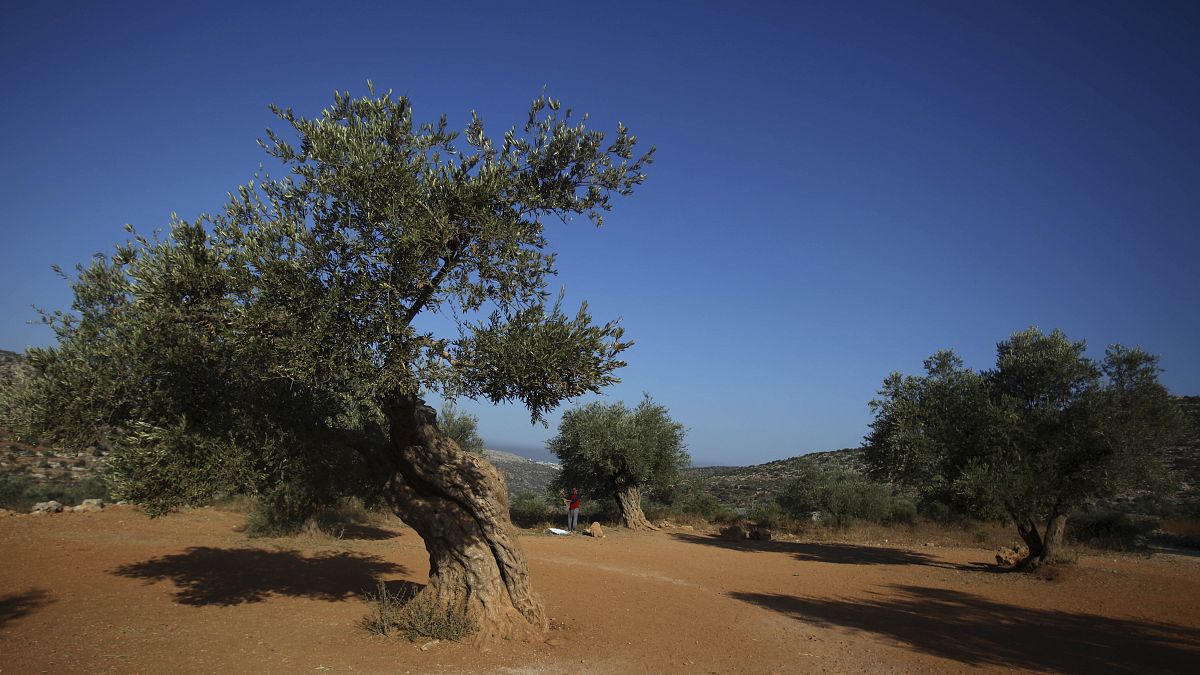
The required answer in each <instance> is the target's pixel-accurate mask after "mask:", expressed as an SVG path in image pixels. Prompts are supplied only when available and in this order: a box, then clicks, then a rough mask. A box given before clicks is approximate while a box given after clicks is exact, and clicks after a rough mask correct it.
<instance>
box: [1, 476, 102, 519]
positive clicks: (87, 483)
mask: <svg viewBox="0 0 1200 675" xmlns="http://www.w3.org/2000/svg"><path fill="white" fill-rule="evenodd" d="M108 498H109V497H108V484H107V483H106V482H105V480H104V478H102V477H100V476H92V477H90V478H85V479H84V480H81V481H79V482H78V483H72V484H61V483H51V484H46V485H39V484H38V483H35V482H33V481H32V480H31V479H30V478H29V477H28V476H13V475H9V476H0V508H5V509H11V510H13V511H28V510H29V509H30V508H32V507H33V505H34V504H36V503H38V502H48V501H51V500H53V501H56V502H59V503H61V504H63V505H65V506H76V505H78V504H80V503H82V502H83V500H85V499H104V500H108Z"/></svg>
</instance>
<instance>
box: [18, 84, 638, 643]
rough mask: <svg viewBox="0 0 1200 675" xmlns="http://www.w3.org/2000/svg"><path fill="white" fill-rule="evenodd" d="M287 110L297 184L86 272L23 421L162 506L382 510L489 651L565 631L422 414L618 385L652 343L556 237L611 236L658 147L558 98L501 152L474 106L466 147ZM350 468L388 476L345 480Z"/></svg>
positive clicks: (381, 101) (431, 134) (445, 130)
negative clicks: (579, 229) (347, 494)
mask: <svg viewBox="0 0 1200 675" xmlns="http://www.w3.org/2000/svg"><path fill="white" fill-rule="evenodd" d="M272 110H273V111H274V112H275V114H276V115H277V116H278V117H279V119H280V120H282V121H283V123H284V124H285V125H286V127H287V128H286V130H285V131H280V132H276V131H273V130H268V131H267V133H266V138H265V139H264V140H262V141H261V142H260V143H261V145H262V146H263V148H264V149H265V151H266V152H267V154H268V155H269V156H270V157H272V158H273V159H275V160H277V161H278V162H279V164H280V165H281V166H282V167H283V168H284V170H285V172H286V175H285V176H284V177H282V178H270V177H260V178H258V179H257V180H255V181H252V182H250V183H248V184H246V185H243V186H241V187H239V188H238V189H237V190H236V191H234V192H233V193H231V194H230V196H229V199H228V201H227V203H226V205H225V207H224V209H223V210H222V211H221V212H219V213H217V214H214V215H211V216H204V217H202V218H200V219H198V220H197V221H195V222H182V221H175V222H173V223H172V226H171V229H170V231H169V233H168V234H167V235H166V236H165V237H163V238H157V237H155V238H150V239H147V238H144V237H140V236H138V237H135V238H134V239H133V240H132V241H131V242H129V243H127V244H124V245H121V246H119V247H118V248H117V250H116V252H115V253H114V254H112V255H111V256H107V257H105V256H100V257H97V258H96V259H95V260H94V261H93V263H92V264H91V265H90V266H87V267H83V266H81V267H79V268H78V276H77V278H76V280H75V281H74V283H73V288H74V291H75V301H74V306H73V310H74V311H73V312H69V313H56V314H50V315H47V320H48V321H49V322H50V323H52V324H53V325H54V327H55V330H56V331H57V334H58V338H59V342H58V345H57V346H56V347H54V348H51V349H46V350H35V351H34V353H33V354H32V361H33V363H34V366H35V368H36V369H37V371H38V373H39V377H36V378H34V379H35V380H37V382H38V383H37V384H36V385H33V386H31V387H29V388H28V389H26V390H25V391H24V392H23V393H21V394H19V395H16V396H14V397H13V398H12V399H11V400H10V402H9V403H8V404H6V406H5V415H6V417H7V418H9V419H11V420H12V421H13V422H14V424H15V425H16V426H18V427H21V428H24V429H26V430H28V431H29V432H30V433H35V432H37V433H52V434H53V435H56V436H58V437H59V438H62V439H67V440H72V441H74V442H76V443H79V444H84V443H87V444H90V443H93V442H95V439H96V438H98V437H103V438H104V441H105V442H107V443H109V444H110V445H112V446H113V447H114V451H115V454H114V471H115V474H116V475H115V479H114V480H115V483H116V487H117V488H118V489H119V491H120V492H121V493H122V494H124V495H126V496H127V497H129V498H132V499H134V500H136V501H139V502H142V503H147V504H149V505H150V506H152V507H153V508H154V509H155V510H157V511H162V510H165V509H168V508H170V507H172V506H174V505H179V504H185V503H188V502H189V501H193V500H196V499H199V498H201V497H203V496H204V495H206V494H211V493H212V492H214V491H220V490H227V489H237V488H244V489H247V490H250V491H255V490H257V491H274V492H275V493H277V494H279V495H282V496H281V499H285V500H286V499H288V498H290V497H292V496H294V495H302V496H303V495H310V496H311V499H319V498H320V495H321V493H323V492H325V493H327V492H337V491H339V490H343V489H363V490H368V489H369V490H374V491H377V492H378V493H379V494H381V495H382V497H383V498H384V499H386V501H387V502H388V503H389V504H390V506H391V507H392V509H394V511H395V512H396V513H397V515H399V516H400V517H401V518H402V519H403V520H404V521H405V522H406V523H408V524H409V525H411V526H412V527H413V528H414V529H415V530H416V531H417V532H418V533H419V534H420V535H421V536H422V538H423V539H424V541H425V546H426V548H427V550H428V552H429V560H430V571H429V584H428V585H427V586H426V587H425V589H424V590H423V591H422V593H423V594H424V595H425V596H427V598H426V599H429V600H432V601H433V602H435V603H437V604H439V605H442V606H444V607H446V608H448V609H455V610H465V611H466V612H467V613H468V614H469V615H470V616H471V617H472V618H473V619H474V620H475V622H476V623H477V624H478V625H479V626H480V627H481V628H482V630H481V633H480V636H481V638H482V637H489V636H514V637H515V636H521V635H529V634H537V633H540V632H541V631H543V630H545V628H546V625H547V624H546V616H545V611H544V609H543V607H542V605H541V603H540V602H539V601H538V600H537V598H536V597H535V596H534V594H533V592H532V588H531V585H530V582H529V571H528V566H527V563H526V559H525V556H524V553H523V552H522V549H521V547H520V545H519V543H518V541H517V538H516V534H515V530H514V529H513V527H512V525H511V522H510V521H509V516H508V504H507V494H506V490H505V486H504V483H503V479H502V478H501V476H500V474H499V473H498V472H497V471H496V469H495V468H494V467H492V466H491V465H490V464H489V463H488V462H486V461H485V460H484V459H483V458H482V457H481V456H479V455H476V454H473V453H470V452H466V451H464V450H463V449H461V448H460V447H459V446H458V444H457V443H456V442H455V441H454V440H453V439H452V438H449V437H448V436H447V435H446V434H445V433H443V431H442V430H441V429H440V428H439V427H438V424H437V419H436V414H435V413H434V411H433V410H432V409H431V408H430V407H429V406H427V405H426V404H425V402H424V400H423V398H422V396H423V394H424V392H434V393H437V394H439V395H440V396H442V397H444V398H447V399H453V398H455V397H467V398H470V399H484V400H488V401H492V402H509V401H519V402H520V403H521V404H523V405H524V406H525V407H527V408H528V410H529V411H530V414H531V417H532V419H533V420H535V421H537V420H540V419H542V417H543V416H544V415H545V414H546V413H547V412H549V411H550V410H552V409H554V408H555V407H556V406H558V405H559V404H560V403H561V402H562V401H564V400H566V399H569V398H572V397H575V396H579V395H582V394H584V393H586V392H598V391H599V390H600V389H602V388H603V387H605V386H607V385H609V384H612V383H614V382H616V381H618V380H617V378H616V376H615V374H614V373H615V371H616V370H617V369H618V368H620V367H621V366H623V365H624V363H623V362H622V361H621V360H620V355H621V352H623V351H624V350H625V349H626V348H627V347H628V346H629V344H630V343H629V342H627V341H624V340H623V332H622V329H621V327H620V326H619V325H618V324H617V323H616V322H608V323H603V324H597V323H594V322H593V320H592V317H591V315H590V314H589V312H588V311H587V307H586V305H581V306H580V307H579V308H578V310H577V311H575V312H568V311H567V310H566V309H565V308H564V305H563V296H562V294H561V292H560V293H559V294H558V296H557V297H555V296H554V295H553V294H551V293H550V292H549V290H548V281H549V278H550V277H551V276H553V275H554V274H555V273H556V261H555V256H554V254H553V253H552V252H551V251H550V250H549V249H548V243H547V240H546V237H545V224H546V223H547V222H548V221H563V222H565V221H569V220H570V219H571V218H572V217H573V216H577V215H578V216H584V217H586V218H587V219H589V220H590V221H591V222H592V223H594V224H596V225H600V224H601V223H602V221H603V215H604V213H605V212H606V211H608V210H609V208H610V206H611V201H612V199H613V198H614V197H615V196H617V195H629V194H631V193H632V192H633V191H634V189H635V188H636V187H637V186H638V185H640V184H641V183H642V182H643V180H644V179H645V175H644V173H643V169H644V167H645V166H646V165H647V164H648V163H649V162H650V161H651V156H652V152H653V150H651V151H650V152H649V153H645V154H640V155H639V154H635V145H636V142H637V139H636V137H635V136H633V135H632V134H631V133H630V132H629V130H628V129H627V128H626V127H625V126H623V125H620V124H618V126H617V130H616V133H615V134H614V135H612V136H609V137H606V136H605V134H604V133H603V132H600V131H596V130H593V129H591V128H589V127H588V126H587V124H586V115H585V116H583V117H582V118H579V117H577V116H575V115H574V114H573V113H572V111H571V110H570V109H564V108H563V107H562V106H561V104H560V102H559V101H557V100H555V99H553V98H550V97H547V96H545V95H542V96H540V97H538V98H537V99H536V100H534V102H533V104H532V106H531V108H530V110H529V114H528V118H527V119H526V120H525V121H524V123H523V124H522V125H519V126H515V127H512V128H509V129H508V130H506V131H504V132H503V133H502V134H501V135H500V136H499V137H497V138H494V137H493V136H491V135H489V134H488V133H487V132H486V130H485V127H484V124H483V121H482V120H481V119H480V118H479V117H478V116H477V115H476V114H474V113H473V112H472V114H471V119H470V122H469V123H468V124H467V125H466V127H465V129H464V131H463V132H462V133H461V134H459V133H457V132H455V131H453V130H451V129H450V127H449V123H448V122H447V119H446V117H445V116H442V117H441V118H440V119H438V120H436V121H433V122H429V123H425V124H418V123H417V122H415V121H414V114H413V110H412V106H411V104H410V101H409V99H408V98H406V97H393V96H392V95H391V94H390V93H388V94H383V95H378V94H376V93H375V91H374V89H373V88H371V91H370V93H369V95H367V96H364V97H361V98H353V97H351V96H350V95H349V94H348V93H338V92H335V94H334V100H333V103H332V105H331V106H330V107H329V108H327V109H325V110H324V111H322V112H321V114H320V115H318V116H316V117H312V118H309V117H303V116H301V115H298V114H296V113H295V112H293V111H292V110H290V109H283V108H278V107H272ZM434 314H437V315H439V318H438V320H436V321H435V320H430V319H429V316H430V315H434ZM442 317H446V318H442ZM446 319H449V320H446ZM447 326H449V327H450V328H449V330H448V331H447V330H446V327H447ZM64 413H65V414H64ZM343 474H344V475H348V476H363V477H365V482H364V483H363V484H362V485H349V486H330V485H329V482H330V480H331V476H337V475H343ZM350 482H351V483H353V482H354V481H350ZM311 499H310V498H309V497H304V498H302V499H301V500H300V501H301V502H304V501H306V500H308V501H311Z"/></svg>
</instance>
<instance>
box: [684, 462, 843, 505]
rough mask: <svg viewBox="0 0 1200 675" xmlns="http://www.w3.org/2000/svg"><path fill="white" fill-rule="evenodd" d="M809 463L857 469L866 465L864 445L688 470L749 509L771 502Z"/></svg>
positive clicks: (731, 501) (723, 496) (708, 486)
mask: <svg viewBox="0 0 1200 675" xmlns="http://www.w3.org/2000/svg"><path fill="white" fill-rule="evenodd" d="M808 464H816V465H817V466H819V467H822V468H834V467H837V468H841V469H846V470H848V471H857V472H862V471H864V470H865V468H866V467H865V465H864V463H863V451H862V448H844V449H842V450H832V451H829V452H813V453H809V454H807V455H801V456H799V457H789V458H788V459H777V460H775V461H773V462H767V463H766V464H755V465H753V466H705V467H697V468H693V469H690V470H689V473H691V474H692V475H693V476H696V477H698V478H699V479H700V480H701V481H702V483H703V484H704V486H705V488H706V489H707V490H708V491H709V492H711V493H712V494H713V496H715V497H716V498H717V499H719V500H721V501H722V502H724V503H726V504H728V505H730V506H733V507H736V508H750V507H751V506H754V505H755V504H763V503H767V502H770V501H772V500H773V499H774V498H775V494H776V493H777V492H778V491H779V489H780V488H781V487H783V485H784V484H785V483H787V482H788V481H790V480H793V479H795V478H796V477H798V476H799V475H800V471H801V467H803V466H805V465H808Z"/></svg>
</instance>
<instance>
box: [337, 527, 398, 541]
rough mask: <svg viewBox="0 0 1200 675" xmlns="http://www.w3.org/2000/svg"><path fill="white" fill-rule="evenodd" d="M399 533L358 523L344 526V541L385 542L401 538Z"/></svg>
mask: <svg viewBox="0 0 1200 675" xmlns="http://www.w3.org/2000/svg"><path fill="white" fill-rule="evenodd" d="M399 536H400V534H399V533H398V532H393V531H391V530H386V529H384V528H382V527H375V526H373V525H360V524H357V523H353V524H349V525H343V526H342V536H341V538H342V539H358V540H361V541H384V540H386V539H395V538H396V537H399Z"/></svg>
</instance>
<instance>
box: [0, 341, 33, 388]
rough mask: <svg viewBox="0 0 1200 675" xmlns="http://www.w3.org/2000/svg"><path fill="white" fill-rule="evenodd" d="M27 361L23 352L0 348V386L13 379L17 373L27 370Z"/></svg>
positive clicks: (28, 368) (28, 367)
mask: <svg viewBox="0 0 1200 675" xmlns="http://www.w3.org/2000/svg"><path fill="white" fill-rule="evenodd" d="M29 370H30V365H29V362H28V361H26V359H25V356H24V355H23V354H18V353H16V352H10V351H8V350H6V349H0V386H4V385H6V384H8V383H10V382H12V381H13V379H15V378H16V376H17V374H18V373H21V372H28V371H29Z"/></svg>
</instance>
